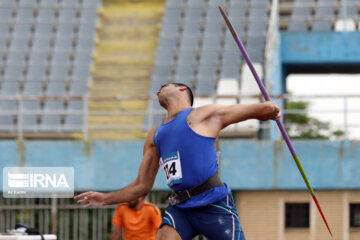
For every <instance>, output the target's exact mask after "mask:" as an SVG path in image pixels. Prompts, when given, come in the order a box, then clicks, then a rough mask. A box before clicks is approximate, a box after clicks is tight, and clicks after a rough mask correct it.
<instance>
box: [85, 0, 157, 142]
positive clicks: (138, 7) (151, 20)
mask: <svg viewBox="0 0 360 240" xmlns="http://www.w3.org/2000/svg"><path fill="white" fill-rule="evenodd" d="M163 11H164V1H163V0H150V1H149V0H143V1H130V0H128V1H120V0H118V1H115V0H103V7H102V8H101V9H100V10H99V15H100V21H99V23H98V26H97V32H98V38H97V39H96V43H95V44H96V51H95V54H94V67H93V69H92V76H93V82H92V87H91V90H90V95H91V97H92V99H93V100H90V101H89V102H88V107H89V109H90V111H92V112H94V114H92V115H90V116H89V118H88V126H89V129H88V137H89V139H90V140H97V139H109V140H116V139H119V140H121V139H124V140H125V139H126V140H131V139H139V138H144V137H145V135H146V133H144V132H143V130H142V124H143V122H144V115H141V114H136V112H137V111H146V109H147V100H142V99H138V100H134V99H133V98H136V97H141V96H144V95H147V92H148V89H149V84H150V77H151V73H152V66H153V62H154V59H155V54H156V48H157V41H158V35H159V31H160V24H161V19H162V14H163ZM122 96H124V97H128V98H130V99H124V98H122ZM97 98H98V99H97ZM121 111H124V114H118V113H119V112H121ZM96 112H98V113H99V114H96ZM101 112H106V113H108V115H105V114H103V115H102V114H101ZM131 112H135V113H134V114H131ZM126 113H127V114H126ZM129 113H130V114H129ZM106 126H114V127H115V128H110V127H109V129H106ZM97 127H99V128H98V129H96V128H97ZM103 127H105V129H100V128H103Z"/></svg>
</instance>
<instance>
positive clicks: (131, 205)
mask: <svg viewBox="0 0 360 240" xmlns="http://www.w3.org/2000/svg"><path fill="white" fill-rule="evenodd" d="M143 201H144V197H139V198H137V199H135V200H132V201H130V202H128V203H127V205H128V207H129V208H133V209H134V208H136V207H137V206H139V205H140V204H142V202H143Z"/></svg>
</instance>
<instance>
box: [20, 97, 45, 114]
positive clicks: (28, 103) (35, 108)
mask: <svg viewBox="0 0 360 240" xmlns="http://www.w3.org/2000/svg"><path fill="white" fill-rule="evenodd" d="M22 109H23V110H24V111H27V112H31V113H40V112H41V103H40V101H39V100H23V101H22Z"/></svg>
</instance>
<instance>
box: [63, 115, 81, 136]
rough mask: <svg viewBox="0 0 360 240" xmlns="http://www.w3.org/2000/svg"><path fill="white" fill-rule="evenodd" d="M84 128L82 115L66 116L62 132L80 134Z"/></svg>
mask: <svg viewBox="0 0 360 240" xmlns="http://www.w3.org/2000/svg"><path fill="white" fill-rule="evenodd" d="M83 126H84V117H83V116H82V115H66V116H65V123H64V131H66V132H82V131H83Z"/></svg>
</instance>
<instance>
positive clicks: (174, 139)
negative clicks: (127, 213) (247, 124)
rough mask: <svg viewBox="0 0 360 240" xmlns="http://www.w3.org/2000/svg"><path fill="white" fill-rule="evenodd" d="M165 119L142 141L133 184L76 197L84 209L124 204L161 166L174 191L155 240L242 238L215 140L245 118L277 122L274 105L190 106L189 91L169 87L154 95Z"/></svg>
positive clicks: (140, 191)
mask: <svg viewBox="0 0 360 240" xmlns="http://www.w3.org/2000/svg"><path fill="white" fill-rule="evenodd" d="M156 94H157V96H158V99H159V103H160V105H161V106H162V107H164V108H165V109H166V110H167V113H168V114H167V117H166V118H165V120H164V121H163V123H161V124H160V125H158V126H155V127H153V128H152V129H151V130H150V131H149V133H148V136H147V138H146V141H145V145H144V150H143V160H142V163H141V165H140V169H139V173H138V176H137V178H136V180H135V181H134V182H132V183H130V184H129V185H127V186H126V187H124V188H123V189H121V190H119V191H115V192H110V193H99V192H86V193H83V194H80V195H78V196H76V197H75V200H78V203H87V204H86V205H85V206H84V207H91V206H103V205H110V204H116V203H123V202H128V201H131V200H134V199H136V198H138V197H139V196H142V195H146V194H147V193H148V192H150V190H151V189H152V186H153V184H154V181H155V177H156V174H157V172H158V169H159V166H161V168H162V169H163V170H164V171H165V175H166V180H167V184H168V185H169V187H170V188H171V189H172V194H171V195H170V197H169V202H170V204H169V206H168V207H167V209H166V212H165V216H164V218H163V221H162V223H161V225H160V229H159V230H158V232H157V234H156V239H157V240H181V239H183V240H189V239H192V238H193V237H194V236H196V235H198V234H203V235H204V236H206V237H207V238H208V239H210V240H212V239H213V240H220V239H221V240H228V239H241V240H244V239H245V237H244V234H243V231H242V229H241V226H240V221H239V217H238V214H237V212H236V208H235V204H234V201H233V198H232V196H231V193H230V189H229V187H228V186H227V185H226V184H225V183H223V182H221V181H220V179H219V176H218V174H217V172H218V165H217V154H216V150H215V139H216V137H217V136H218V134H219V132H220V131H221V129H223V128H225V127H226V126H228V125H230V124H233V123H238V122H241V121H245V120H247V119H259V120H262V121H265V120H270V119H272V120H277V119H279V118H280V110H279V107H278V106H277V105H276V104H274V103H272V102H265V103H258V104H252V105H242V104H235V105H231V106H222V105H217V104H211V105H206V106H203V107H198V108H192V107H191V106H192V104H193V95H192V92H191V89H190V88H189V87H187V86H186V85H184V84H180V83H168V84H165V85H163V86H162V87H161V88H160V90H159V91H158V92H157V93H156Z"/></svg>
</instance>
